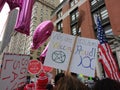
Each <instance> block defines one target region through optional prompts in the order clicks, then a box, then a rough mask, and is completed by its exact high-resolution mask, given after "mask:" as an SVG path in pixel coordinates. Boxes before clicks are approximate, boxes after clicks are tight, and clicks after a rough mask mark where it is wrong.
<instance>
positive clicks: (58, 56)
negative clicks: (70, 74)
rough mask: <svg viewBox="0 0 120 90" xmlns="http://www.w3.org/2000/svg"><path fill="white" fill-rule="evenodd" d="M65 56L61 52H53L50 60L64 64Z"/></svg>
mask: <svg viewBox="0 0 120 90" xmlns="http://www.w3.org/2000/svg"><path fill="white" fill-rule="evenodd" d="M65 59H66V55H65V53H64V52H63V51H54V52H53V53H52V60H53V61H54V62H56V63H64V62H65Z"/></svg>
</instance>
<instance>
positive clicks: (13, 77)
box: [0, 53, 30, 90]
mask: <svg viewBox="0 0 120 90" xmlns="http://www.w3.org/2000/svg"><path fill="white" fill-rule="evenodd" d="M29 59H30V56H28V55H18V54H7V53H5V54H4V56H3V62H2V71H1V78H0V90H14V89H16V88H18V87H21V86H23V85H25V83H26V82H27V77H26V76H27V74H28V71H27V67H28V61H29Z"/></svg>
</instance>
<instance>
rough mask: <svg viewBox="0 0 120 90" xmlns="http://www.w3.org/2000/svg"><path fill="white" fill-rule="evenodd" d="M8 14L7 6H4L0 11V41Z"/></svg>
mask: <svg viewBox="0 0 120 90" xmlns="http://www.w3.org/2000/svg"><path fill="white" fill-rule="evenodd" d="M8 13H9V7H8V5H7V4H5V5H4V7H3V9H2V11H1V12H0V41H1V40H2V37H3V33H4V29H3V28H4V24H5V22H6V20H7V17H8Z"/></svg>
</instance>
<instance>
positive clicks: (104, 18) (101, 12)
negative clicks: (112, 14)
mask: <svg viewBox="0 0 120 90" xmlns="http://www.w3.org/2000/svg"><path fill="white" fill-rule="evenodd" d="M96 14H97V15H99V17H100V19H101V22H102V23H103V24H104V23H106V22H109V16H108V12H107V9H106V7H105V6H104V7H103V8H100V9H98V10H97V11H96V12H93V18H94V21H95V15H96Z"/></svg>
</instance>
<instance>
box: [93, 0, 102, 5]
mask: <svg viewBox="0 0 120 90" xmlns="http://www.w3.org/2000/svg"><path fill="white" fill-rule="evenodd" d="M100 2H103V0H91V6H95V5H97V4H98V3H100Z"/></svg>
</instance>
